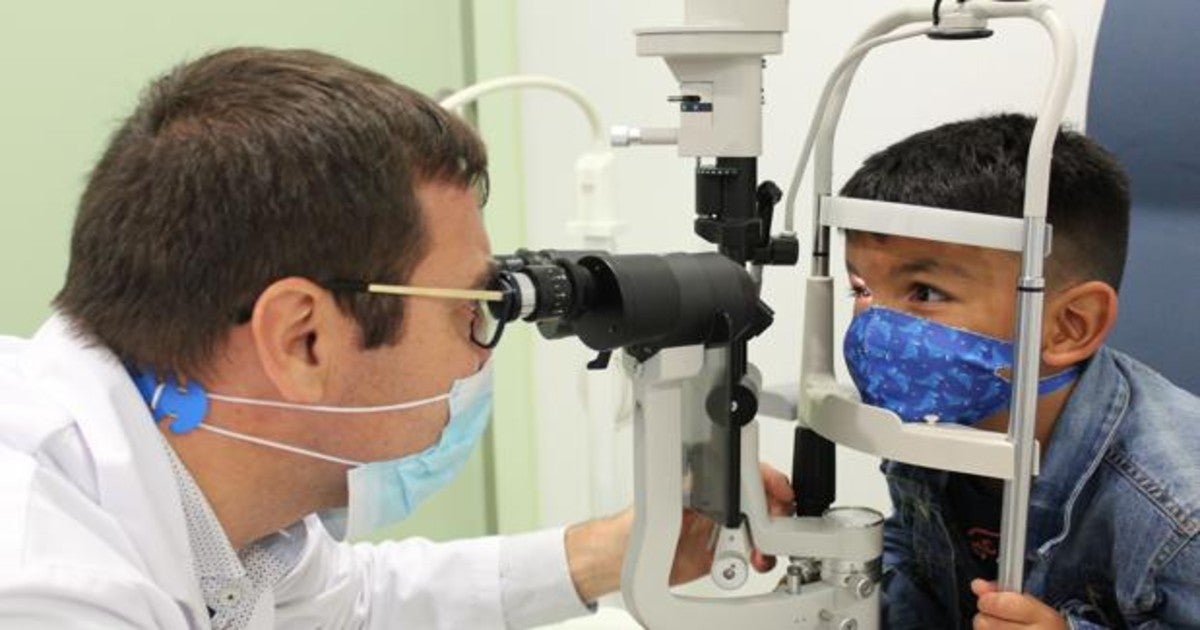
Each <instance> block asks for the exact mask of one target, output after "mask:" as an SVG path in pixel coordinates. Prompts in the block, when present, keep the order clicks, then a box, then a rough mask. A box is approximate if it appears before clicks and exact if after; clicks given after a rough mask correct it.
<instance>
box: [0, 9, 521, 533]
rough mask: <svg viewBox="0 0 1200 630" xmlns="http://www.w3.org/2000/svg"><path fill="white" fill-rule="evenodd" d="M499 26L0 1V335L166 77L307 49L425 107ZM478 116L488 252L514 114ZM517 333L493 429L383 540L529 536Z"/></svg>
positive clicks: (63, 248) (382, 13)
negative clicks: (114, 146)
mask: <svg viewBox="0 0 1200 630" xmlns="http://www.w3.org/2000/svg"><path fill="white" fill-rule="evenodd" d="M476 4H478V7H476ZM513 20H514V9H513V6H512V2H511V0H502V1H491V0H478V1H476V0H436V1H435V0H390V1H382V0H344V1H341V2H329V1H328V0H256V1H254V2H248V1H246V0H207V1H206V2H203V3H198V2H186V3H185V2H176V1H165V0H106V1H104V2H61V1H59V2H55V1H45V2H5V3H3V5H2V6H0V75H2V76H3V77H4V80H3V88H0V98H2V100H0V243H2V244H3V245H2V246H0V292H2V295H3V296H4V298H3V301H2V302H0V303H2V305H3V306H2V308H0V334H18V335H28V334H30V333H32V332H33V331H34V330H36V328H37V326H38V325H39V323H40V322H41V321H42V320H43V319H44V318H45V316H46V315H47V313H48V312H49V307H48V304H49V302H50V300H51V298H52V297H53V295H54V293H55V292H56V291H57V289H58V287H59V286H60V285H61V283H62V276H63V273H64V271H65V269H66V252H67V244H68V239H69V233H70V227H71V223H72V220H73V216H74V211H75V205H76V201H77V199H78V197H79V194H80V192H81V190H82V187H83V183H84V181H85V179H86V177H87V174H88V171H89V169H90V168H91V165H92V164H93V162H94V161H95V160H96V159H97V158H98V156H99V154H100V152H101V151H102V149H103V147H104V146H105V144H106V143H107V140H108V136H109V134H110V133H112V132H113V131H114V130H115V129H116V126H117V125H118V123H119V122H120V120H121V119H122V118H123V117H124V116H126V115H127V114H128V113H129V112H130V110H131V109H132V107H133V105H134V103H135V102H136V100H137V95H138V92H139V91H140V90H141V89H142V87H143V86H145V85H146V84H147V83H148V81H149V80H150V79H152V78H153V77H155V76H157V75H158V74H160V73H162V72H163V71H165V70H166V69H168V68H170V67H171V66H173V65H175V64H177V63H179V62H181V61H184V60H187V59H190V58H194V57H196V56H198V55H200V54H202V53H204V52H206V51H209V50H213V49H218V48H223V47H227V46H233V45H261V46H275V47H305V48H316V49H319V50H323V51H325V52H329V53H332V54H336V55H339V56H342V57H345V58H347V59H350V60H352V61H355V62H357V63H360V64H362V65H365V66H368V67H370V68H373V69H375V70H378V71H381V72H383V73H385V74H388V75H390V76H392V77H394V78H396V79H397V80H399V81H400V82H402V83H406V84H408V85H411V86H413V87H415V88H417V89H420V90H422V91H424V92H426V93H429V94H438V93H440V92H442V91H444V90H452V89H457V88H459V87H462V86H463V85H465V84H467V83H469V82H471V81H472V80H474V79H475V77H476V76H479V77H490V76H496V75H500V74H508V73H511V72H512V71H513V68H514V67H515V65H516V62H515V54H516V53H515V44H514V43H513V41H512V37H513V32H514V31H515V27H514V24H513ZM478 115H479V119H480V120H481V121H482V123H483V128H484V135H485V138H486V139H487V140H488V142H489V147H490V150H491V152H492V160H493V163H494V164H495V167H494V169H493V170H494V174H493V189H494V193H493V201H492V203H491V205H490V209H489V226H490V228H491V229H493V230H494V232H493V235H494V237H495V239H496V240H497V245H496V247H497V249H498V250H501V249H512V248H513V247H515V246H516V245H517V244H519V243H520V242H522V241H523V236H524V227H523V224H522V223H521V221H520V220H519V219H513V217H514V216H518V215H519V213H516V214H511V215H510V214H509V213H513V212H516V209H519V208H520V207H521V203H520V189H519V187H518V186H517V182H518V181H519V178H518V177H517V175H518V173H519V171H518V163H519V162H518V160H519V151H518V149H517V147H518V141H517V139H518V135H517V127H516V125H517V111H516V102H515V101H514V100H512V99H508V100H507V101H506V100H504V98H503V97H497V100H496V101H494V102H489V103H485V104H483V105H481V107H480V109H479V111H478ZM498 219H500V220H498ZM520 332H521V333H524V334H517V335H513V336H512V337H513V338H511V339H507V340H506V344H505V345H506V346H507V347H506V348H505V349H504V350H503V351H502V352H501V353H499V355H498V356H497V359H496V360H497V364H498V367H499V368H501V369H499V370H497V371H498V385H499V386H498V392H497V398H498V400H497V410H498V414H497V415H498V416H499V417H501V418H503V419H502V420H501V421H499V422H498V423H497V425H496V426H497V427H498V428H497V429H496V430H495V431H493V432H491V433H490V434H489V436H488V438H487V440H486V441H485V442H486V443H485V445H484V448H481V449H480V451H479V452H477V453H476V454H475V456H474V457H473V459H472V460H471V462H470V464H469V465H468V468H467V470H466V471H465V472H464V474H463V475H462V476H461V478H460V479H459V480H457V481H456V482H455V484H454V485H453V487H451V488H449V489H447V490H446V491H445V492H443V493H442V494H440V495H439V496H437V497H435V498H434V499H433V500H431V501H430V502H429V503H428V504H427V505H424V506H422V508H421V509H420V510H419V511H418V513H417V514H416V515H415V516H414V517H413V518H412V519H410V520H409V521H407V522H406V523H404V524H403V525H402V526H401V527H399V528H397V529H396V530H394V531H392V532H389V533H390V534H392V535H408V534H413V533H417V534H422V535H427V536H430V537H433V538H438V539H444V538H451V537H457V536H464V535H475V534H481V533H486V532H495V531H498V530H504V531H515V530H520V529H526V528H528V527H529V526H531V525H532V524H533V523H535V522H536V518H537V515H536V508H537V504H536V500H535V499H534V498H533V497H532V492H531V488H533V487H534V486H533V484H534V483H535V476H534V472H533V471H534V468H533V463H532V461H533V457H532V455H533V451H532V448H533V434H532V414H531V413H529V410H528V404H529V402H528V401H529V393H528V386H526V385H523V384H522V383H525V382H527V381H526V380H525V376H524V375H525V374H528V370H527V369H523V367H522V366H527V365H528V355H529V353H528V346H529V343H530V340H529V337H528V334H527V331H520ZM518 371H523V373H520V374H518ZM497 466H500V467H501V469H502V472H500V473H498V474H494V473H493V472H492V471H493V469H494V468H495V467H497Z"/></svg>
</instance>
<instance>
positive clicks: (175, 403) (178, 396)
mask: <svg viewBox="0 0 1200 630" xmlns="http://www.w3.org/2000/svg"><path fill="white" fill-rule="evenodd" d="M129 375H130V376H131V377H133V383H134V385H136V386H137V389H138V393H140V394H141V395H142V400H145V401H146V406H147V407H149V408H150V416H151V417H153V418H154V421H155V422H162V421H164V420H166V421H168V422H169V423H170V424H168V425H167V428H168V429H170V431H171V433H175V434H177V435H182V434H184V433H190V432H192V431H194V430H195V429H196V427H198V426H200V423H201V422H204V418H205V417H206V416H208V393H207V392H205V391H204V388H203V387H201V386H200V384H199V383H197V382H196V381H187V382H186V383H180V382H179V379H178V378H176V376H175V375H173V374H172V375H168V376H167V377H165V378H160V377H159V376H158V374H156V373H154V372H152V371H151V372H136V371H134V370H130V371H129Z"/></svg>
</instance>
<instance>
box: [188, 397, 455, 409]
mask: <svg viewBox="0 0 1200 630" xmlns="http://www.w3.org/2000/svg"><path fill="white" fill-rule="evenodd" d="M208 397H209V398H210V399H212V400H220V401H221V402H227V403H235V404H238V405H254V406H257V407H274V408H276V409H293V410H296V411H319V412H323V413H384V412H387V411H404V410H406V409H413V408H414V407H424V406H425V405H432V404H433V403H436V402H441V401H443V400H447V399H449V398H450V394H449V393H446V394H440V395H437V396H431V397H429V398H422V399H421V400H414V401H411V402H406V403H400V404H398V405H376V406H374V407H331V406H327V405H305V404H301V403H289V402H283V401H276V400H259V399H258V398H242V397H241V396H226V395H224V394H213V393H211V392H210V393H209V394H208Z"/></svg>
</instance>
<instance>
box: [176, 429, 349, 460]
mask: <svg viewBox="0 0 1200 630" xmlns="http://www.w3.org/2000/svg"><path fill="white" fill-rule="evenodd" d="M199 428H201V429H204V430H205V431H212V432H213V433H216V434H218V435H223V436H225V437H227V438H232V439H234V440H239V441H242V442H249V443H251V444H257V445H259V446H266V447H268V448H275V449H279V450H281V451H287V452H289V453H295V454H297V455H307V456H309V457H314V458H316V459H321V460H324V461H327V462H333V463H334V464H341V465H343V466H350V467H351V468H355V467H358V466H362V465H363V462H356V461H354V460H352V459H342V458H341V457H334V456H333V455H326V454H324V453H318V452H316V451H310V450H308V449H303V448H300V447H298V446H288V445H287V444H282V443H279V442H274V441H272V440H265V439H263V438H259V437H254V436H253V435H245V434H242V433H235V432H233V431H230V430H229V429H223V428H221V427H214V426H212V425H210V424H207V423H202V424H200V425H199Z"/></svg>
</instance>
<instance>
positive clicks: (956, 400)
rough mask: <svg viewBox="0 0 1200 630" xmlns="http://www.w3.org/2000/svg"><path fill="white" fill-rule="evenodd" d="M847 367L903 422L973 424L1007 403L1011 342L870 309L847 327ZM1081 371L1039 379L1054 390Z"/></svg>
mask: <svg viewBox="0 0 1200 630" xmlns="http://www.w3.org/2000/svg"><path fill="white" fill-rule="evenodd" d="M842 350H843V353H844V354H845V357H846V367H847V368H849V370H850V377H851V378H852V379H854V384H855V385H856V386H857V387H858V391H859V393H860V394H861V395H862V400H863V402H865V403H867V404H868V405H874V406H876V407H883V408H884V409H887V410H889V411H892V412H893V413H895V414H896V415H898V416H900V419H901V420H903V421H904V422H955V423H958V424H967V425H972V424H975V423H977V422H979V421H981V420H983V419H984V418H986V417H988V416H990V415H992V414H994V413H996V412H997V411H1000V410H1001V409H1005V408H1007V407H1008V406H1009V401H1010V399H1011V397H1012V382H1011V381H1010V380H1009V379H1008V378H1005V377H1004V376H1002V375H1001V374H1002V372H1003V371H1006V370H1007V372H1008V373H1009V374H1011V373H1012V367H1013V360H1014V359H1013V354H1014V350H1013V344H1012V343H1009V342H1007V341H1003V340H1000V339H996V338H994V337H988V336H986V335H981V334H979V333H974V332H971V331H969V330H963V329H961V328H954V327H951V326H947V325H945V324H939V323H937V322H935V321H931V320H928V319H923V318H920V317H914V316H912V315H907V314H905V313H901V312H899V311H895V310H892V309H888V308H882V307H877V306H872V307H870V308H868V309H867V310H865V311H863V312H861V313H859V314H858V315H856V316H855V317H854V320H853V321H852V322H851V323H850V328H849V330H847V331H846V339H845V342H844V345H843V348H842ZM1078 373H1079V368H1078V367H1071V368H1069V369H1067V370H1065V371H1063V372H1060V373H1058V374H1055V375H1053V376H1049V377H1046V378H1044V379H1042V380H1041V382H1040V383H1039V384H1038V395H1039V396H1042V395H1045V394H1048V393H1050V392H1053V391H1057V390H1059V389H1061V388H1063V387H1064V386H1066V385H1067V384H1068V383H1070V382H1071V381H1072V380H1074V379H1075V377H1076V375H1077V374H1078Z"/></svg>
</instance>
